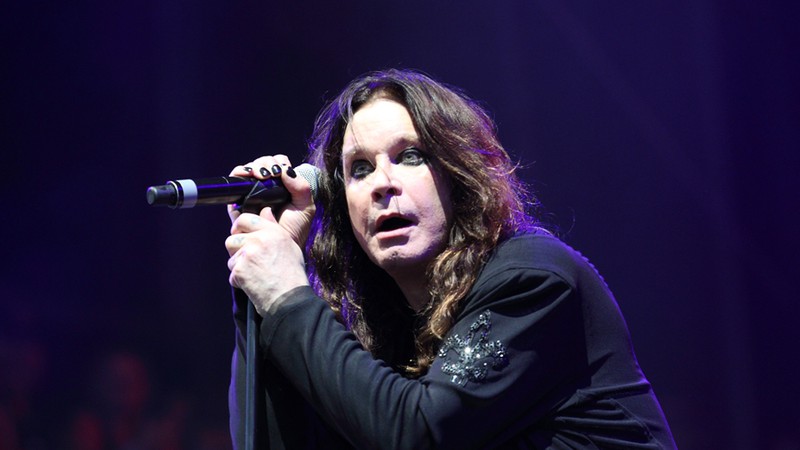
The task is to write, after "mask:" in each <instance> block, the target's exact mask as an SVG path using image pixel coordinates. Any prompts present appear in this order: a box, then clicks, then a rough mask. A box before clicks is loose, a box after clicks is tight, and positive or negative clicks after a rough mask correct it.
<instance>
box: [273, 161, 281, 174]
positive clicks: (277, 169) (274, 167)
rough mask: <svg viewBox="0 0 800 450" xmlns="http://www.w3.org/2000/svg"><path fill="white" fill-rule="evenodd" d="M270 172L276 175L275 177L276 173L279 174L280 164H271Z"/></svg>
mask: <svg viewBox="0 0 800 450" xmlns="http://www.w3.org/2000/svg"><path fill="white" fill-rule="evenodd" d="M272 174H273V175H275V176H276V177H277V176H278V175H280V174H281V166H279V165H277V164H275V165H274V166H272Z"/></svg>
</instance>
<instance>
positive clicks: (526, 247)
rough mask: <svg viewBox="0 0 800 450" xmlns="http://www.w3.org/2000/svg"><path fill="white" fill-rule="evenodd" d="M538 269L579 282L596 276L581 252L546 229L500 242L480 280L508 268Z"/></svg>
mask: <svg viewBox="0 0 800 450" xmlns="http://www.w3.org/2000/svg"><path fill="white" fill-rule="evenodd" d="M520 270H522V271H537V272H542V273H549V274H552V275H555V276H558V277H560V278H562V279H563V280H564V281H565V282H566V283H567V284H569V285H572V286H574V285H576V284H577V283H578V280H579V279H580V278H581V277H584V276H586V275H597V272H596V271H595V269H594V267H593V266H592V265H591V264H590V263H589V261H588V260H587V259H586V258H585V257H584V256H583V255H581V254H580V253H579V252H578V251H576V250H575V249H573V248H572V247H570V246H569V245H567V244H565V243H564V242H562V241H561V240H560V239H558V238H556V237H555V236H553V235H551V234H549V233H547V232H537V233H526V234H520V235H516V236H514V237H512V238H510V239H507V240H506V241H503V242H502V243H500V244H499V245H498V246H497V248H496V249H495V251H494V253H492V255H491V257H490V258H489V260H488V261H487V263H486V265H485V266H484V268H483V271H482V272H481V275H480V277H479V282H480V281H482V280H488V279H493V278H495V277H497V276H500V275H501V274H503V273H506V272H509V271H512V272H513V271H520Z"/></svg>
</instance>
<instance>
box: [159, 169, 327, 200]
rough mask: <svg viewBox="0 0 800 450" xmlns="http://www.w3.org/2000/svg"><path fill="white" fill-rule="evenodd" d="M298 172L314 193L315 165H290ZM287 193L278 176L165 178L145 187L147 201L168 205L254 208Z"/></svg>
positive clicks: (285, 198) (315, 182)
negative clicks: (170, 179) (260, 178)
mask: <svg viewBox="0 0 800 450" xmlns="http://www.w3.org/2000/svg"><path fill="white" fill-rule="evenodd" d="M294 171H295V172H297V174H298V175H300V176H301V177H303V178H305V179H306V181H308V184H309V185H311V195H312V197H316V195H317V187H318V181H317V178H318V177H319V169H317V168H316V167H314V166H312V165H311V164H300V165H299V166H297V167H295V168H294ZM290 200H291V195H290V194H289V191H287V190H286V188H285V187H284V186H283V183H282V182H281V181H280V179H277V178H267V179H266V180H257V179H255V178H245V177H231V176H228V177H212V178H200V179H196V180H191V179H185V180H174V181H167V182H166V184H163V185H160V186H150V187H149V188H147V203H148V204H149V205H151V206H167V207H169V208H172V209H185V208H194V207H195V206H197V205H227V204H231V203H236V204H237V205H245V204H246V205H247V206H248V208H250V207H253V208H256V209H257V210H260V209H261V208H263V207H265V206H273V207H274V206H281V205H285V204H286V203H289V201H290Z"/></svg>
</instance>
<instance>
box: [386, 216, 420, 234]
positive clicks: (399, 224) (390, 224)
mask: <svg viewBox="0 0 800 450" xmlns="http://www.w3.org/2000/svg"><path fill="white" fill-rule="evenodd" d="M412 224H413V223H412V222H411V221H410V220H408V219H404V218H402V217H390V218H388V219H386V220H384V221H383V222H381V225H380V226H379V227H378V232H382V231H394V230H398V229H400V228H405V227H409V226H411V225H412Z"/></svg>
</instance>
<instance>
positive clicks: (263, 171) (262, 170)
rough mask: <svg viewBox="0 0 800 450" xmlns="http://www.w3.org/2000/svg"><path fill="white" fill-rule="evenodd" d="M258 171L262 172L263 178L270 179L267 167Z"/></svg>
mask: <svg viewBox="0 0 800 450" xmlns="http://www.w3.org/2000/svg"><path fill="white" fill-rule="evenodd" d="M258 171H259V172H261V176H262V177H268V176H269V170H267V168H266V167H262V168H260V169H258Z"/></svg>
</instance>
